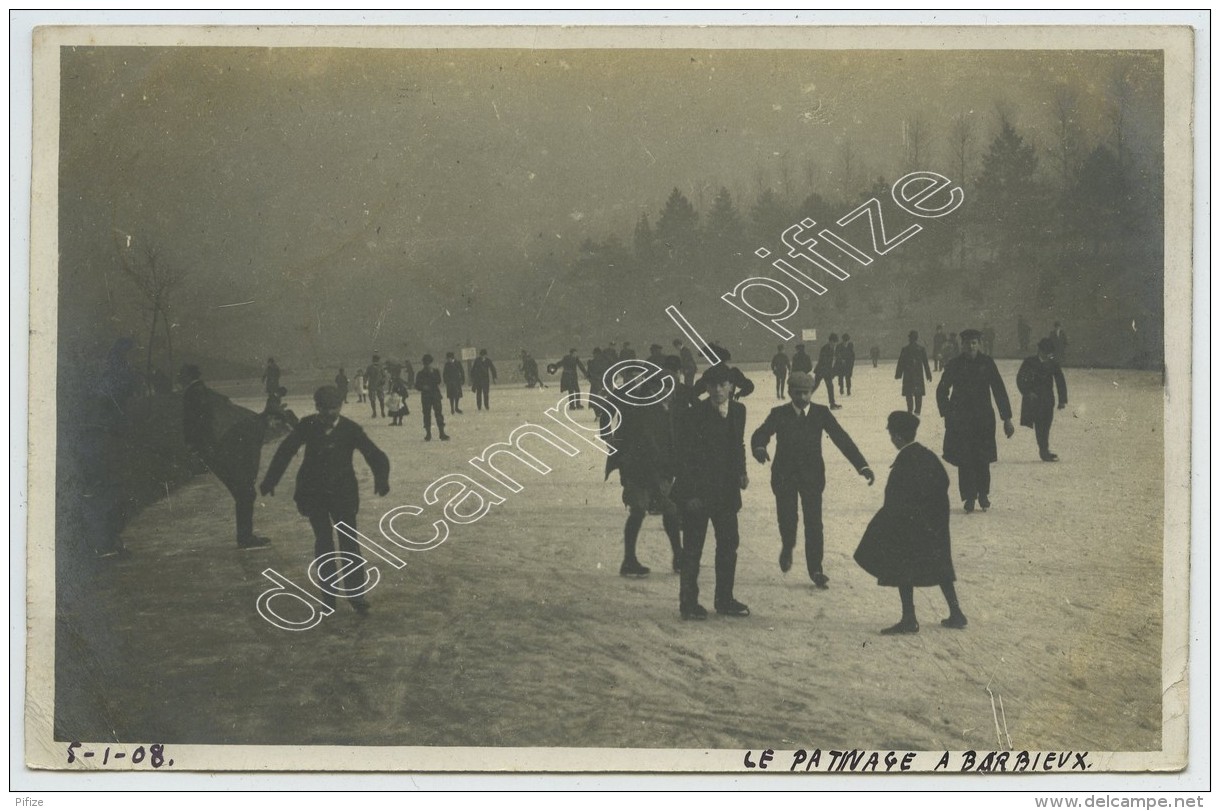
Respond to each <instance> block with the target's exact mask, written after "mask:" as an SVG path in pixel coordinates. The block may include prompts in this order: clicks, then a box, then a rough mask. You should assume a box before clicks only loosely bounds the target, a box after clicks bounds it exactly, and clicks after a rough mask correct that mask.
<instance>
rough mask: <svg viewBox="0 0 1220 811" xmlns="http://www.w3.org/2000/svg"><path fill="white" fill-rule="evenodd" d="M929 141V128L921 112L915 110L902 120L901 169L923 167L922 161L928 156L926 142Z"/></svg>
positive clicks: (905, 170)
mask: <svg viewBox="0 0 1220 811" xmlns="http://www.w3.org/2000/svg"><path fill="white" fill-rule="evenodd" d="M930 141H931V130H930V127H929V126H928V121H927V119H926V118H924V115H923V113H921V112H917V113H915V115H912V116H908V117H907V118H904V119H903V120H902V144H903V147H904V149H905V154H904V159H903V171H904V172H914V171H916V170H917V169H924V168H926V167H925V166H924V161H925V160H927V157H928V151H929V150H928V144H929V142H930Z"/></svg>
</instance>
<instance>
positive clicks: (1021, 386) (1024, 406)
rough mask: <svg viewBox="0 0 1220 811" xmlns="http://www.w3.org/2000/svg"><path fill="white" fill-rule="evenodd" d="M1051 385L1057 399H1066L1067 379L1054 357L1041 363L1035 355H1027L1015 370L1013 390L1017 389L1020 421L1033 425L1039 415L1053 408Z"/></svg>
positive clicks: (1053, 395)
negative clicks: (1014, 387)
mask: <svg viewBox="0 0 1220 811" xmlns="http://www.w3.org/2000/svg"><path fill="white" fill-rule="evenodd" d="M1055 388H1058V389H1059V403H1060V404H1061V405H1064V404H1066V403H1067V401H1068V393H1067V381H1066V380H1064V378H1063V370H1062V369H1060V368H1059V364H1058V362H1056V361H1055V360H1054V359H1051V360H1048V361H1046V362H1045V363H1043V362H1042V361H1041V360H1040V359H1039V358H1038V356H1037V355H1033V356H1032V357H1028V358H1026V359H1025V360H1024V362H1022V363H1021V368H1020V369H1019V370H1018V371H1017V390H1018V391H1019V392H1021V424H1022V425H1024V426H1025V427H1026V428H1033V427H1034V421H1035V420H1036V419H1038V418H1039V417H1040V418H1042V419H1046V417H1047V416H1048V415H1051V414H1054V412H1055Z"/></svg>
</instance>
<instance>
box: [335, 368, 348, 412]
mask: <svg viewBox="0 0 1220 811" xmlns="http://www.w3.org/2000/svg"><path fill="white" fill-rule="evenodd" d="M335 388H336V389H338V390H339V394H341V395H343V402H344V403H345V404H346V403H347V388H348V382H347V374H346V373H345V372H344V371H343V367H342V366H340V367H339V374H337V375H335Z"/></svg>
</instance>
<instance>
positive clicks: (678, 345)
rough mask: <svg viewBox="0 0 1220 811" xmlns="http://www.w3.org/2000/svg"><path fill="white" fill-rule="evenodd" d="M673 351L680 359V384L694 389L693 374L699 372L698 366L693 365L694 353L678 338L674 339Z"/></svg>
mask: <svg viewBox="0 0 1220 811" xmlns="http://www.w3.org/2000/svg"><path fill="white" fill-rule="evenodd" d="M674 350H675V351H676V352H677V353H678V357H679V358H681V359H682V382H683V383H685V384H686V385H687V387H688V388H691V387H694V385H695V373H696V372H697V371H699V364H697V363H695V353H694V352H691V351H690V347H688V346H686V345H685V344H684V343H682V339H680V338H674Z"/></svg>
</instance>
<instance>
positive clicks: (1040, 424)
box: [1034, 409, 1055, 456]
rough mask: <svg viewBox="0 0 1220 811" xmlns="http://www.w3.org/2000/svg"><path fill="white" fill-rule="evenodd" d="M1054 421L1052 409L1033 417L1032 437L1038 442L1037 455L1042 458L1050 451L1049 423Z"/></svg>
mask: <svg viewBox="0 0 1220 811" xmlns="http://www.w3.org/2000/svg"><path fill="white" fill-rule="evenodd" d="M1054 421H1055V411H1054V409H1048V410H1047V411H1046V412H1045V413H1043V414H1038V415H1036V416H1035V417H1034V437H1035V438H1036V439H1037V440H1038V453H1039V454H1041V455H1042V456H1046V455H1047V454H1048V453H1050V451H1051V423H1052V422H1054Z"/></svg>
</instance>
